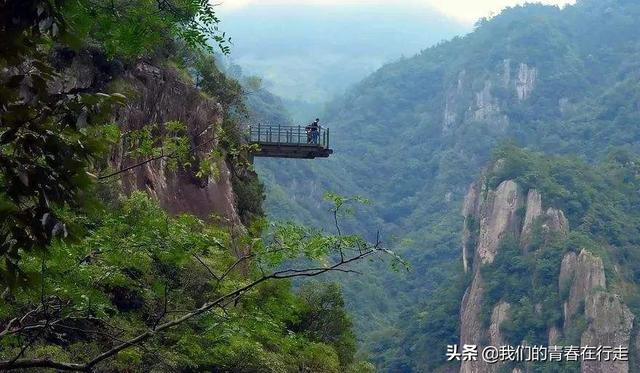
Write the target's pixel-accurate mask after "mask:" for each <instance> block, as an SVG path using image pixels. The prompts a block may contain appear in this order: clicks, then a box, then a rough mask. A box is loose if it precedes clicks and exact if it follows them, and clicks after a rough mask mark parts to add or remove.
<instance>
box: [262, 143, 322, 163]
mask: <svg viewBox="0 0 640 373" xmlns="http://www.w3.org/2000/svg"><path fill="white" fill-rule="evenodd" d="M256 144H258V145H260V148H261V149H260V151H259V152H256V153H253V156H254V157H272V158H301V159H314V158H327V157H329V156H330V155H331V154H333V150H332V149H327V148H325V147H323V146H322V145H317V144H282V143H267V142H259V143H258V142H256Z"/></svg>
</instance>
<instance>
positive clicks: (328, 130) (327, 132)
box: [327, 128, 329, 149]
mask: <svg viewBox="0 0 640 373" xmlns="http://www.w3.org/2000/svg"><path fill="white" fill-rule="evenodd" d="M327 149H329V129H328V128H327Z"/></svg>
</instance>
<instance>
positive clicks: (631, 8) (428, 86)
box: [257, 0, 640, 371]
mask: <svg viewBox="0 0 640 373" xmlns="http://www.w3.org/2000/svg"><path fill="white" fill-rule="evenodd" d="M639 28H640V5H639V4H638V3H637V2H636V1H629V0H606V1H601V0H597V1H596V0H581V1H578V2H577V4H576V5H573V6H567V7H566V8H563V9H559V8H557V7H551V6H542V5H533V4H530V5H526V6H517V7H513V8H508V9H506V10H504V11H503V12H502V13H501V14H499V15H496V16H495V17H493V18H491V19H483V20H480V21H479V22H478V23H477V24H476V26H475V29H474V31H473V32H471V33H470V34H468V35H466V36H464V37H457V38H454V39H453V40H450V41H447V42H443V43H440V44H438V45H437V46H434V47H431V48H428V49H426V50H424V51H423V52H421V53H420V54H418V55H416V56H414V57H411V58H405V59H402V60H400V61H397V62H394V63H391V64H388V65H386V66H384V67H382V68H381V69H380V70H378V71H377V72H375V73H374V74H372V75H371V76H369V77H368V78H366V79H364V80H363V81H362V82H361V83H359V84H357V85H355V86H354V87H353V88H352V89H350V90H349V91H348V92H347V93H346V94H345V95H344V96H342V97H339V98H337V99H336V100H334V102H333V103H331V104H330V105H329V107H328V109H327V111H326V113H325V114H324V115H322V116H321V118H322V119H323V120H324V122H325V124H327V125H328V126H330V127H331V128H332V135H333V138H332V140H333V148H334V149H335V150H336V152H335V154H334V155H333V156H332V158H331V159H329V160H326V161H321V162H314V163H313V164H308V163H303V162H291V161H280V160H275V161H271V160H268V161H261V162H258V163H257V169H258V172H259V174H260V175H261V178H262V179H263V180H264V181H265V183H266V185H267V190H268V193H267V211H268V212H269V214H270V215H271V216H273V217H274V218H284V217H290V216H292V215H293V216H296V217H297V218H298V219H299V220H301V221H304V222H306V223H308V224H313V225H318V226H329V225H330V224H331V222H330V221H329V220H328V219H324V218H323V217H322V216H320V217H318V215H317V214H315V211H318V209H322V208H324V206H325V205H324V204H323V203H322V202H321V199H320V198H319V196H320V195H321V191H323V190H326V189H329V190H340V191H344V192H347V191H348V192H347V193H349V194H358V195H362V196H365V197H367V198H369V199H371V200H372V201H374V204H373V206H371V207H369V208H368V210H367V211H366V213H364V214H362V215H361V216H360V218H358V219H356V220H354V221H352V222H351V224H350V225H349V228H350V229H352V230H355V231H366V232H369V234H375V232H376V231H377V230H380V231H381V232H382V235H383V238H384V239H385V240H386V241H387V242H390V243H392V245H393V246H395V247H398V250H400V252H401V253H402V254H403V256H404V257H405V258H406V259H408V261H409V262H410V263H411V266H412V271H411V272H410V273H409V274H408V275H406V276H404V277H403V276H400V277H390V276H377V275H376V276H369V277H366V278H352V279H347V280H346V281H345V284H344V288H345V294H346V295H347V304H348V305H349V307H350V308H351V309H353V310H362V309H366V312H364V313H362V312H358V313H355V315H356V316H355V317H356V319H355V322H356V325H357V326H358V330H359V331H361V332H362V334H360V336H361V346H362V349H363V351H365V352H367V353H369V354H370V356H372V357H373V359H374V361H375V362H376V364H377V366H378V368H379V369H382V370H386V371H431V370H433V369H436V367H439V366H441V364H442V363H443V361H442V360H443V358H444V352H443V351H445V349H446V348H445V347H446V344H450V343H456V342H457V338H458V336H459V330H458V328H459V310H460V300H461V299H462V295H463V292H464V289H465V286H466V284H467V281H468V279H466V278H465V276H463V275H462V273H463V271H462V263H461V258H460V255H461V251H460V235H461V231H462V228H463V222H462V218H461V217H460V213H459V211H460V208H461V204H462V199H463V197H464V195H465V194H466V192H467V188H468V185H469V184H470V183H471V182H472V181H473V180H474V179H476V178H477V177H478V176H479V175H480V173H481V170H482V169H484V168H485V167H486V166H487V165H488V163H489V162H490V160H491V155H492V153H493V149H494V148H495V147H496V146H497V145H499V144H501V143H502V142H503V141H505V140H511V141H514V142H515V143H516V144H518V145H519V146H522V147H526V148H530V149H532V150H537V151H543V152H545V153H550V154H560V155H573V156H574V157H575V158H576V161H577V162H587V163H593V162H596V163H597V162H600V161H603V160H606V159H608V157H609V155H610V154H611V152H612V151H613V150H614V149H616V148H622V149H624V150H625V151H630V152H631V153H634V152H637V151H638V150H639V149H638V146H639V145H640V131H639V129H640V127H638V122H639V121H640V106H639V105H638V102H639V99H640V88H639V87H640V84H639V83H640V75H639V73H638V71H640V69H639V67H640V65H639V64H640V62H639V61H640V58H639V57H640V40H638V37H637V35H638V34H637V30H638V29H639ZM556 161H557V162H559V166H558V167H563V166H567V167H569V166H570V168H571V169H575V167H577V166H575V167H574V166H572V165H571V164H564V163H562V162H564V161H561V160H555V159H554V160H553V161H549V162H556ZM560 165H562V166H560ZM603 167H605V168H606V167H607V166H603ZM598 169H599V168H598ZM581 172H584V173H585V176H584V177H585V178H586V179H581V178H582V176H580V177H578V175H580V173H581ZM593 172H595V171H590V170H588V167H587V166H584V170H576V173H575V174H573V175H572V176H569V175H567V177H570V178H578V179H581V180H582V181H581V182H580V183H584V184H588V183H589V182H591V181H593V182H594V183H595V182H598V180H602V179H603V178H604V177H605V176H606V174H601V173H600V174H596V175H597V176H593V178H594V180H591V179H589V178H590V176H589V175H594V174H593ZM616 180H617V179H616ZM611 182H613V181H611ZM576 187H577V188H578V189H575V190H574V189H572V188H573V187H567V186H565V187H564V188H565V190H566V192H564V193H567V194H571V195H576V196H582V197H580V198H584V199H587V200H591V198H592V197H593V193H595V192H594V191H593V190H592V189H589V188H597V187H596V186H591V187H589V188H587V189H584V188H586V187H584V186H580V185H577V186H576ZM625 188H626V187H621V189H620V188H617V187H615V188H612V191H613V190H618V191H623V190H625ZM600 190H601V191H604V190H605V189H600ZM551 192H552V193H556V192H557V191H551ZM552 195H553V196H554V197H553V198H555V200H557V201H559V202H560V201H561V200H562V201H563V203H568V204H569V205H567V206H566V207H567V208H568V211H570V212H568V214H569V215H570V220H571V224H572V225H573V224H575V225H580V224H582V223H581V221H582V220H581V219H583V217H582V216H579V214H580V213H578V212H577V211H579V210H580V209H582V208H585V206H574V204H576V203H577V202H575V201H574V202H571V203H569V202H568V201H567V200H563V199H562V198H564V197H565V196H562V198H561V196H559V195H555V194H552ZM580 202H581V203H587V202H586V201H580ZM626 203H627V202H625V204H626ZM625 206H634V204H633V202H628V205H625ZM563 207H564V205H563ZM599 208H603V209H605V210H614V211H616V212H612V213H613V214H623V212H622V210H620V211H618V209H622V208H623V207H622V206H617V205H616V206H615V207H614V205H607V206H606V207H605V206H600V207H599ZM601 218H602V219H605V218H604V217H603V216H599V217H598V218H595V217H594V218H593V219H595V221H594V224H603V225H604V226H608V224H609V223H610V220H606V219H605V220H602V221H600V220H598V219H601ZM607 219H609V218H607ZM624 219H625V218H622V219H620V220H619V219H618V218H616V219H614V220H615V221H617V223H616V224H619V223H620V222H623V221H624ZM634 219H635V218H634ZM630 221H634V220H630ZM594 228H595V227H594ZM603 229H604V228H603ZM611 229H615V230H616V231H617V230H618V229H619V230H621V231H620V232H618V233H615V235H618V234H619V235H620V236H619V237H618V238H617V239H615V244H616V245H618V244H619V245H620V246H621V247H620V249H621V251H619V252H618V254H619V255H622V257H623V258H624V257H626V255H631V254H630V253H631V252H634V251H635V250H634V249H630V250H627V249H624V248H623V247H626V242H627V240H631V239H633V237H634V234H635V231H634V230H633V229H631V228H629V226H628V225H627V224H625V225H624V226H619V227H618V226H617V225H616V228H611ZM622 232H624V233H622ZM597 235H598V237H600V238H601V239H610V238H613V237H614V236H612V235H614V232H599V233H597ZM622 253H624V254H622ZM629 260H630V261H632V259H629ZM372 268H375V266H374V267H372ZM632 277H633V276H632ZM634 281H635V280H634ZM383 289H392V291H390V292H388V293H386V294H387V295H385V296H376V294H379V292H382V291H383ZM416 300H417V301H416ZM520 332H522V330H521V331H520ZM434 346H436V347H434Z"/></svg>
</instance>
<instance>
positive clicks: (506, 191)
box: [460, 165, 640, 373]
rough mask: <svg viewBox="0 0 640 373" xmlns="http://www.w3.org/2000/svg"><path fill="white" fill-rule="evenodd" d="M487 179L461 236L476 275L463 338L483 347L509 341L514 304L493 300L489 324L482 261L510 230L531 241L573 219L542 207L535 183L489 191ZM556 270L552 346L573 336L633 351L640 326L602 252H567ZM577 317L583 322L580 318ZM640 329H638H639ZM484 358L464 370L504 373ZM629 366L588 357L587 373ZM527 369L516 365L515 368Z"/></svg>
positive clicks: (471, 198)
mask: <svg viewBox="0 0 640 373" xmlns="http://www.w3.org/2000/svg"><path fill="white" fill-rule="evenodd" d="M495 167H499V165H497V166H495ZM486 183H487V180H486V176H483V177H482V178H481V179H480V180H479V181H478V182H476V183H474V184H472V185H471V187H470V188H469V192H468V193H467V196H466V198H465V201H464V205H463V209H462V214H463V216H464V217H465V230H464V232H463V242H462V249H463V260H464V268H465V271H467V272H470V273H472V274H473V279H472V281H471V285H470V286H469V288H468V289H467V290H466V292H465V295H464V297H463V300H462V305H461V310H460V343H461V344H471V345H477V346H478V348H479V351H482V348H483V347H484V346H483V345H486V344H490V345H492V346H501V345H505V344H508V343H509V341H507V340H505V337H504V335H503V333H502V331H501V330H500V326H501V325H502V324H503V323H504V322H505V321H507V320H509V315H510V312H511V309H512V305H510V304H509V303H507V302H505V301H504V300H501V301H498V302H497V303H496V304H494V305H493V308H492V312H491V318H490V323H489V325H484V324H483V322H482V317H481V312H482V310H481V308H482V303H483V297H484V296H485V294H484V293H485V285H484V281H483V279H482V275H481V271H480V268H481V266H482V265H487V264H490V263H493V261H494V260H495V258H496V255H497V254H498V249H499V247H500V245H499V244H500V241H501V240H502V239H503V238H504V237H505V236H506V235H507V234H513V235H514V236H515V238H516V239H520V243H521V245H524V246H526V245H528V243H529V242H530V240H531V239H532V235H534V234H542V235H543V237H547V236H551V235H557V234H567V233H568V232H569V222H568V220H567V218H566V217H565V215H564V213H563V211H562V210H559V209H556V208H553V207H549V208H546V210H545V209H543V197H542V196H541V194H540V193H539V192H538V191H536V190H535V189H531V190H529V192H528V193H527V196H526V198H525V197H524V195H523V194H522V192H521V189H520V187H519V186H518V185H517V183H515V182H514V181H512V180H507V181H504V182H502V183H501V184H500V185H499V186H498V187H497V188H496V189H495V190H490V189H488V188H487V184H486ZM521 208H525V212H524V217H523V218H522V219H521V218H520V217H519V213H518V210H520V209H521ZM521 220H522V221H521ZM471 223H474V224H475V225H474V224H471ZM538 224H539V225H538ZM535 227H539V228H542V229H541V230H540V229H539V228H535ZM534 228H535V229H534ZM545 242H546V241H545ZM523 255H533V252H531V253H528V252H526V251H524V252H523ZM558 270H559V280H558V289H559V290H558V291H559V294H558V296H559V298H560V299H562V300H563V305H562V308H563V321H564V325H563V326H562V327H560V326H555V325H552V326H550V327H549V330H548V333H547V334H548V335H547V337H548V342H549V345H555V344H557V343H560V342H568V343H573V344H581V345H583V346H584V345H591V346H600V345H604V346H616V347H617V346H624V347H627V346H628V347H629V348H630V349H633V348H634V346H633V345H632V342H633V338H632V331H633V330H637V328H636V329H634V315H633V314H632V313H631V311H630V310H629V308H628V307H627V306H626V305H625V304H624V302H623V301H622V298H621V297H620V296H618V295H616V294H613V293H610V292H607V281H606V277H605V269H604V263H603V260H602V258H600V257H598V256H596V255H594V254H593V253H591V252H589V251H587V250H584V249H583V250H581V251H580V252H579V254H578V253H576V252H568V253H566V254H565V256H564V257H563V259H562V262H561V264H560V268H558ZM533 282H534V281H533V279H532V284H533ZM532 286H533V285H532ZM543 307H544V306H543V304H542V303H538V304H536V305H535V312H536V314H538V315H542V314H543V312H544V309H543ZM578 320H584V321H582V322H580V323H578V322H577V321H578ZM580 325H582V327H585V326H586V329H584V331H583V329H581V328H580V329H577V328H578V327H579V326H580ZM580 333H582V335H581V337H580ZM637 333H638V335H640V332H637ZM576 335H577V336H578V338H581V340H580V341H567V340H566V339H564V337H567V336H572V338H575V336H576ZM635 338H637V337H635ZM523 343H525V342H523ZM632 356H633V355H632ZM481 360H482V359H478V361H464V362H462V363H461V365H460V372H462V373H488V372H498V371H500V369H502V368H503V367H504V365H503V364H502V365H501V364H493V365H490V364H487V363H484V362H482V361H481ZM629 366H630V365H629V362H625V361H600V362H585V363H583V364H582V372H583V373H607V372H614V373H617V372H629V371H630V369H629ZM521 371H522V370H519V368H516V369H514V372H521Z"/></svg>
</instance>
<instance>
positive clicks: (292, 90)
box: [221, 4, 468, 111]
mask: <svg viewBox="0 0 640 373" xmlns="http://www.w3.org/2000/svg"><path fill="white" fill-rule="evenodd" d="M221 12H222V25H221V28H222V29H224V31H226V32H227V33H228V34H229V35H230V36H231V37H232V40H233V50H232V58H233V60H234V61H235V63H237V64H239V65H240V66H242V68H243V69H244V70H245V72H246V73H247V74H257V75H259V76H261V77H263V78H264V79H265V83H266V87H267V88H269V89H270V90H271V91H272V92H273V93H275V94H277V95H279V96H281V97H282V98H284V99H287V100H299V101H307V102H311V103H315V104H316V105H318V104H319V103H324V102H326V101H328V100H329V99H331V98H333V96H334V95H336V94H337V93H342V92H343V91H344V89H346V88H347V87H349V86H350V85H352V84H354V83H356V82H358V81H359V80H361V79H362V78H364V77H365V76H367V75H368V74H370V73H372V72H373V71H375V70H376V69H378V68H379V67H380V66H382V65H383V64H385V63H387V62H390V61H392V60H395V59H398V58H399V57H400V56H402V55H406V56H412V55H414V54H416V53H418V52H420V50H422V49H423V48H425V47H427V46H430V45H433V44H434V43H437V42H439V41H441V40H444V39H447V38H450V37H452V36H455V35H459V34H461V33H463V32H466V31H468V27H467V26H465V25H461V24H459V23H457V22H456V21H454V20H452V19H448V18H447V17H445V16H443V15H442V14H440V13H438V12H437V11H435V10H432V9H430V8H427V7H426V6H419V5H396V4H392V5H391V4H390V5H386V6H382V5H374V4H368V5H367V4H363V5H358V6H354V5H340V6H333V7H327V6H320V5H304V4H301V5H287V6H284V5H252V6H251V7H246V8H242V9H239V10H236V11H231V12H225V11H224V8H221ZM292 107H293V109H295V106H292ZM294 111H295V110H294Z"/></svg>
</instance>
